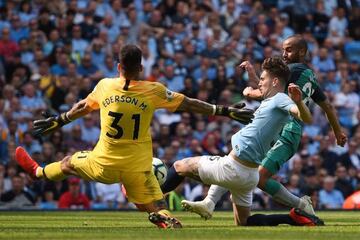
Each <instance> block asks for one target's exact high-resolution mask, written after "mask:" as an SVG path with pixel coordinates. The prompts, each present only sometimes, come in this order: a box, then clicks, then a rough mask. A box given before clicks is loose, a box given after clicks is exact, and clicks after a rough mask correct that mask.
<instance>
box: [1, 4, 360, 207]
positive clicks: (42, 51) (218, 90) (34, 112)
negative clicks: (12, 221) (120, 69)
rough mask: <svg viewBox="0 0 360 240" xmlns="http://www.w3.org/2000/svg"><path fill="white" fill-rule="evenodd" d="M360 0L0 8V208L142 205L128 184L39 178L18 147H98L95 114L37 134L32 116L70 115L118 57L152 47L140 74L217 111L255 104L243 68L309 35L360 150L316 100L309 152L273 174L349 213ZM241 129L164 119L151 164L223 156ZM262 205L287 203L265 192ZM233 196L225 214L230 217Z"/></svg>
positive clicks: (355, 174)
mask: <svg viewBox="0 0 360 240" xmlns="http://www.w3.org/2000/svg"><path fill="white" fill-rule="evenodd" d="M359 7H360V1H359V0H326V1H325V0H301V1H300V0H263V1H255V0H179V1H175V0H134V1H129V0H57V1H46V0H31V1H30V0H12V1H6V0H0V89H1V90H0V208H2V209H9V208H11V209H13V208H38V209H57V208H71V209H73V208H77V209H78V208H84V209H89V208H91V209H104V208H113V209H120V208H132V207H133V206H132V205H131V204H129V203H128V202H127V200H126V198H125V197H124V195H123V194H122V192H121V189H120V185H119V184H114V185H104V184H101V183H95V182H86V181H83V180H79V179H77V178H70V179H68V180H64V181H62V182H56V183H55V182H50V181H46V180H34V179H31V178H30V177H29V176H28V175H26V174H25V173H24V172H22V171H21V169H20V168H19V166H18V165H17V164H16V162H15V160H14V150H15V148H16V147H17V146H19V145H21V146H23V147H25V149H26V150H27V151H28V152H29V153H30V154H31V155H32V157H33V158H34V159H35V160H36V161H37V162H38V163H39V164H40V165H42V166H43V165H45V164H48V163H51V162H54V161H59V160H61V159H62V158H63V157H64V156H65V155H69V154H72V153H74V152H76V151H78V150H86V149H92V148H93V146H94V144H95V143H96V142H97V140H98V137H99V132H100V129H99V114H98V113H97V112H95V113H93V114H91V115H88V116H85V117H84V118H83V119H79V120H76V121H74V122H72V123H71V124H69V125H66V126H64V127H63V128H62V129H61V131H57V132H55V133H53V134H52V135H51V136H48V137H43V138H34V137H33V136H32V134H31V128H32V121H33V120H34V119H39V118H41V112H42V111H43V110H50V111H51V112H52V113H54V114H58V113H60V112H64V111H67V110H69V109H70V107H71V106H72V105H73V104H74V103H75V102H76V101H78V100H80V99H83V98H85V97H86V96H87V94H89V93H90V92H91V91H92V89H93V88H94V86H95V85H96V84H97V82H98V81H99V80H100V79H101V78H106V77H116V76H118V73H117V58H118V54H119V50H120V49H121V47H122V46H124V44H126V43H136V44H138V45H139V46H140V47H141V49H142V50H143V54H144V56H143V62H142V63H143V66H144V71H143V72H142V74H143V75H142V79H145V80H148V81H158V82H161V83H163V84H165V85H167V86H168V88H169V89H170V90H173V91H178V92H182V93H184V94H185V95H187V96H189V97H195V98H198V99H201V100H204V101H207V102H209V103H217V104H224V105H229V104H232V103H234V102H237V101H240V100H242V101H245V102H246V104H247V106H248V107H249V108H253V109H255V108H256V107H257V106H259V102H257V101H251V100H249V99H244V98H243V96H242V90H243V89H244V88H245V87H246V86H249V85H250V86H253V87H256V86H254V83H251V82H249V81H248V75H247V73H246V72H245V71H244V70H243V69H241V68H238V67H236V66H237V65H239V64H240V63H241V62H242V61H245V60H247V61H250V62H251V63H252V64H253V65H254V67H255V69H256V71H257V73H260V71H261V69H260V65H261V62H262V61H263V60H264V59H265V58H267V57H270V56H273V55H280V54H281V51H282V47H281V43H282V41H283V40H284V39H286V38H287V37H289V36H291V35H293V34H295V33H300V34H303V36H304V38H305V39H306V41H307V42H308V47H309V54H308V58H307V60H308V64H309V65H310V66H311V67H312V68H313V69H314V71H315V72H316V75H317V80H318V82H319V84H320V85H321V87H322V89H323V90H324V91H325V92H326V94H327V96H328V98H329V99H330V101H331V103H332V104H333V105H334V106H335V107H336V110H337V113H338V117H339V120H340V123H341V125H342V126H343V127H344V129H345V131H346V133H347V135H348V138H349V141H348V144H347V145H346V146H345V147H344V148H342V147H339V146H337V145H336V141H335V137H334V135H333V133H332V131H331V129H330V127H329V124H328V123H327V120H326V118H325V116H324V114H323V113H322V112H321V110H320V109H319V108H317V107H315V106H314V105H311V110H312V113H313V117H314V123H313V125H308V126H306V127H305V129H304V133H303V138H302V141H301V145H300V148H299V151H298V153H297V154H296V155H295V156H294V157H293V158H292V159H291V160H290V161H289V162H288V163H287V164H286V165H285V166H284V167H283V168H282V169H281V170H280V172H279V173H278V174H277V175H276V176H275V177H276V179H277V180H278V181H281V182H282V183H283V184H284V185H285V186H286V187H287V188H288V189H289V190H290V191H291V192H293V193H294V194H296V195H299V196H302V195H304V194H307V195H310V196H311V197H312V199H313V202H314V203H315V207H316V209H333V208H341V207H342V205H343V202H344V199H346V198H347V197H348V196H349V195H351V194H352V193H353V192H355V191H356V190H359V189H360V127H359V122H360V111H359V107H360V65H359V64H360V21H359V19H360V8H359ZM241 127H243V126H242V125H240V124H238V123H237V122H234V121H231V120H229V119H227V118H224V117H213V116H212V117H204V116H200V115H197V114H189V113H170V112H168V111H165V110H159V111H157V112H156V113H155V117H154V120H153V124H152V136H153V151H154V156H156V157H159V158H160V159H162V160H164V161H165V162H166V164H167V165H168V166H171V165H172V164H173V163H174V161H176V160H179V159H182V158H184V157H189V156H196V155H204V154H210V155H224V154H227V153H228V151H229V149H230V148H231V144H230V137H231V135H232V134H233V133H235V132H236V131H238V130H239V129H240V128H241ZM207 190H208V186H204V185H202V184H199V183H197V182H193V181H189V180H188V181H186V182H185V183H184V184H182V185H180V186H179V187H178V188H177V189H176V190H175V191H174V192H172V193H170V195H169V196H168V200H169V205H170V207H171V208H172V209H175V210H177V209H179V208H180V206H179V201H180V200H181V199H190V200H201V199H202V198H203V197H204V195H205V194H206V192H207ZM254 195H255V196H254V208H258V209H270V208H271V209H273V208H277V207H281V206H278V205H276V204H275V203H273V202H272V201H271V199H270V198H269V197H268V196H267V195H265V194H264V193H262V192H261V191H260V190H259V191H258V190H257V191H255V193H254ZM230 206H231V205H230V200H229V195H225V196H224V197H223V201H222V202H221V203H220V205H219V206H218V207H219V208H224V209H226V208H229V207H230Z"/></svg>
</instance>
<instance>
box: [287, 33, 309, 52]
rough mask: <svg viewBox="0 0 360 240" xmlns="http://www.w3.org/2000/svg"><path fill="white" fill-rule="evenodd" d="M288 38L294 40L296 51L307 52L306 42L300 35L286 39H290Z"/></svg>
mask: <svg viewBox="0 0 360 240" xmlns="http://www.w3.org/2000/svg"><path fill="white" fill-rule="evenodd" d="M290 38H294V39H295V47H296V48H297V49H298V50H303V51H304V52H305V53H306V52H307V50H308V45H307V42H306V40H305V39H304V37H303V36H302V35H301V34H295V35H292V36H290V37H288V39H290Z"/></svg>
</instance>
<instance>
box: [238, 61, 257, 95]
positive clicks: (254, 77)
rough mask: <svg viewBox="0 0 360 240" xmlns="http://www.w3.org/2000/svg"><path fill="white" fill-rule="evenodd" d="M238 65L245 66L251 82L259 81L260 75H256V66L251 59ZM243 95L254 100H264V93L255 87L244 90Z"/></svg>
mask: <svg viewBox="0 0 360 240" xmlns="http://www.w3.org/2000/svg"><path fill="white" fill-rule="evenodd" d="M238 67H240V68H244V69H245V70H246V71H247V73H248V75H249V82H254V83H256V84H257V83H258V82H259V77H258V76H257V75H256V72H255V69H254V66H253V65H252V64H251V63H250V62H249V61H244V62H242V63H241V64H240V65H239V66H238ZM243 95H244V96H245V97H247V98H251V99H254V100H262V99H263V97H262V94H261V92H260V90H259V89H254V88H252V87H247V88H245V89H244V91H243Z"/></svg>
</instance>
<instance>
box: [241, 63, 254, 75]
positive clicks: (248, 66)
mask: <svg viewBox="0 0 360 240" xmlns="http://www.w3.org/2000/svg"><path fill="white" fill-rule="evenodd" d="M239 67H241V68H244V69H245V70H246V71H247V72H248V73H249V74H256V72H255V69H254V66H253V65H252V64H251V63H250V62H249V61H244V62H242V63H240V65H239Z"/></svg>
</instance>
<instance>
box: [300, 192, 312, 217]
mask: <svg viewBox="0 0 360 240" xmlns="http://www.w3.org/2000/svg"><path fill="white" fill-rule="evenodd" d="M299 208H300V209H301V210H303V211H304V212H306V213H307V214H309V215H313V216H315V211H314V208H313V205H312V201H311V198H310V197H309V196H306V195H305V196H303V197H301V198H300V206H299Z"/></svg>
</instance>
